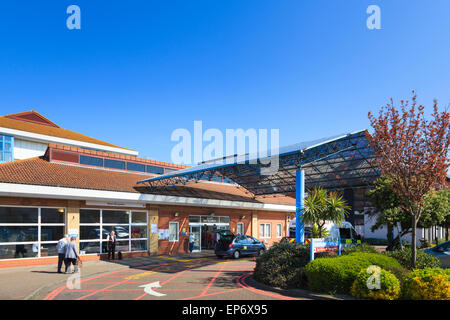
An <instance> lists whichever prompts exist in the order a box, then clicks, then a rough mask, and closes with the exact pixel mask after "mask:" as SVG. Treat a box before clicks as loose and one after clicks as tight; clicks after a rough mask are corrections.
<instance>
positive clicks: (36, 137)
mask: <svg viewBox="0 0 450 320" xmlns="http://www.w3.org/2000/svg"><path fill="white" fill-rule="evenodd" d="M0 132H1V133H4V134H7V135H11V136H14V137H17V138H19V139H20V138H22V139H27V140H32V141H38V142H45V143H59V144H66V145H72V146H77V147H84V148H90V149H95V150H101V151H105V152H114V153H121V154H126V155H130V156H137V155H138V152H137V151H134V150H127V149H122V148H116V147H109V146H104V145H101V144H96V143H90V142H83V141H77V140H72V139H65V138H58V137H54V136H48V135H45V134H39V133H33V132H27V131H22V130H16V129H9V128H3V127H0Z"/></svg>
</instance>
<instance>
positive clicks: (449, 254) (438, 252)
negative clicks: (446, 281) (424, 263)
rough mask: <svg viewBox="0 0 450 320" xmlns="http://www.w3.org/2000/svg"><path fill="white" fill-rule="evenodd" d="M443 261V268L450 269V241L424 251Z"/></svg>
mask: <svg viewBox="0 0 450 320" xmlns="http://www.w3.org/2000/svg"><path fill="white" fill-rule="evenodd" d="M424 251H425V252H426V253H428V254H432V255H433V256H435V257H436V258H439V259H440V260H441V265H442V268H450V241H447V242H444V243H441V244H440V245H437V246H435V247H433V248H429V249H425V250H424Z"/></svg>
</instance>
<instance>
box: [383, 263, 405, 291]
mask: <svg viewBox="0 0 450 320" xmlns="http://www.w3.org/2000/svg"><path fill="white" fill-rule="evenodd" d="M385 270H386V271H389V272H390V273H392V274H393V275H394V276H395V277H396V278H397V279H398V280H399V281H400V285H401V287H403V283H404V281H405V279H406V276H407V275H408V274H409V272H410V271H409V270H408V269H406V268H405V267H403V266H387V267H385Z"/></svg>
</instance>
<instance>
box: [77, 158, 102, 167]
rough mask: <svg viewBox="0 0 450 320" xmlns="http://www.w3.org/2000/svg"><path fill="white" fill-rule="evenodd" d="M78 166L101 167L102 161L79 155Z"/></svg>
mask: <svg viewBox="0 0 450 320" xmlns="http://www.w3.org/2000/svg"><path fill="white" fill-rule="evenodd" d="M80 164H85V165H88V166H96V167H103V159H102V158H96V157H89V156H82V155H80Z"/></svg>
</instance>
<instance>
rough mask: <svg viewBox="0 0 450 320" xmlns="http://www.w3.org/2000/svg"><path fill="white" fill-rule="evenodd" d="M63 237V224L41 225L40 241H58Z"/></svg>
mask: <svg viewBox="0 0 450 320" xmlns="http://www.w3.org/2000/svg"><path fill="white" fill-rule="evenodd" d="M62 237H64V226H41V241H58V240H59V239H61V238H62Z"/></svg>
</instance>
